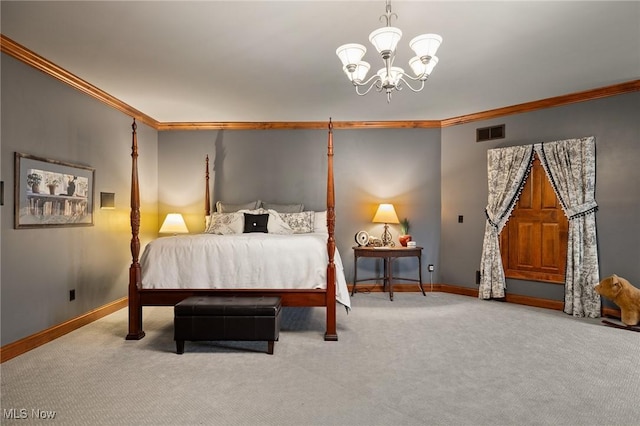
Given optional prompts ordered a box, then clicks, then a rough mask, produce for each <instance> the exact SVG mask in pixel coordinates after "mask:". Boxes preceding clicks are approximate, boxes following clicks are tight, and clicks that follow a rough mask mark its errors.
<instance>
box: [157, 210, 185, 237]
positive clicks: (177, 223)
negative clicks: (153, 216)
mask: <svg viewBox="0 0 640 426" xmlns="http://www.w3.org/2000/svg"><path fill="white" fill-rule="evenodd" d="M158 232H159V233H160V234H173V235H176V234H188V233H189V228H187V224H186V223H184V218H183V217H182V215H181V214H180V213H169V214H168V215H167V217H165V218H164V222H162V226H161V227H160V231H158Z"/></svg>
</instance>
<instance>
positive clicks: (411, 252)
mask: <svg viewBox="0 0 640 426" xmlns="http://www.w3.org/2000/svg"><path fill="white" fill-rule="evenodd" d="M353 256H354V258H353V288H352V289H351V295H352V296H353V295H354V294H355V293H356V285H357V284H358V282H362V281H374V280H376V281H377V280H379V279H381V278H382V279H383V280H384V287H383V289H386V288H389V299H390V300H393V280H403V281H415V282H417V283H418V285H420V290H421V291H422V295H423V296H426V295H427V294H426V293H425V292H424V288H423V287H422V247H364V246H363V247H360V246H358V247H353ZM361 257H371V258H378V259H382V260H383V263H384V274H383V276H382V277H373V278H361V279H358V259H359V258H361ZM399 257H417V258H418V279H415V278H402V277H394V276H393V261H394V259H397V258H399Z"/></svg>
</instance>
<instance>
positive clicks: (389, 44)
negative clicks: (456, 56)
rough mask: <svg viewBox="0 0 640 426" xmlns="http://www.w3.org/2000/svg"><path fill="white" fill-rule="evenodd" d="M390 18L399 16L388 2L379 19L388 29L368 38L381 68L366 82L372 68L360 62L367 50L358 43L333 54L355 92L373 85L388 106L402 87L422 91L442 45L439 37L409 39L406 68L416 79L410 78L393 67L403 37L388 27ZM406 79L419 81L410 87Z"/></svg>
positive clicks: (378, 31)
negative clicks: (408, 58) (383, 21)
mask: <svg viewBox="0 0 640 426" xmlns="http://www.w3.org/2000/svg"><path fill="white" fill-rule="evenodd" d="M392 17H395V18H396V19H398V15H397V14H395V13H393V12H391V2H390V1H389V0H387V2H386V8H385V14H384V15H381V16H380V20H381V21H382V18H385V19H386V22H387V26H386V27H382V28H379V29H377V30H375V31H373V32H372V33H371V34H370V35H369V41H370V42H371V44H373V46H374V47H375V48H376V50H377V51H378V53H379V54H380V56H381V57H382V61H383V62H384V66H383V67H382V68H380V69H379V70H378V72H377V73H376V74H375V75H373V76H372V77H371V78H369V79H368V80H366V81H364V80H365V79H366V78H367V72H369V68H370V67H371V66H370V65H369V63H367V62H364V61H363V60H362V57H363V56H364V54H365V53H367V48H366V47H364V46H363V45H361V44H357V43H349V44H344V45H342V46H340V47H338V49H337V50H336V55H338V57H339V58H340V60H341V61H342V70H343V71H344V73H345V74H346V75H347V78H348V79H349V81H351V83H352V84H353V86H354V87H355V88H356V93H357V94H358V95H360V96H364V95H366V94H367V93H369V91H370V90H371V89H372V88H373V87H374V86H375V88H376V91H378V92H382V90H384V91H385V92H386V94H387V103H388V102H391V94H392V93H393V91H394V90H398V91H399V90H402V88H403V87H404V86H406V87H408V88H409V89H410V90H411V91H413V92H419V91H421V90H422V89H424V82H425V81H426V80H427V78H429V75H430V74H431V72H432V71H433V69H434V68H435V66H436V64H437V63H438V57H437V56H436V52H437V50H438V48H439V47H440V44H441V43H442V37H441V36H439V35H438V34H422V35H419V36H417V37H414V38H413V39H411V41H410V42H409V47H411V49H412V50H413V51H414V52H415V54H416V56H414V57H413V58H411V59H410V60H409V66H411V69H412V70H413V73H414V74H415V75H416V76H415V77H412V76H410V75H408V74H405V72H404V70H403V69H402V68H400V67H394V66H393V61H394V59H395V57H396V47H397V45H398V42H399V41H400V38H401V37H402V31H401V30H400V28H395V27H392V26H390V24H391V18H392ZM407 79H409V80H412V81H419V82H420V83H419V85H416V87H413V86H411V84H409V82H408V81H407ZM367 85H368V86H369V87H368V88H366V89H365V91H364V92H363V93H361V92H360V91H359V90H358V88H359V87H364V86H367Z"/></svg>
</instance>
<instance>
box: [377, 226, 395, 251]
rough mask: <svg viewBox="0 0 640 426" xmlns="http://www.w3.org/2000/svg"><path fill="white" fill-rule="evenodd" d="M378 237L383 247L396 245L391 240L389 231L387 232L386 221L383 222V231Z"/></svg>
mask: <svg viewBox="0 0 640 426" xmlns="http://www.w3.org/2000/svg"><path fill="white" fill-rule="evenodd" d="M380 239H381V240H382V245H383V246H384V247H395V245H396V244H395V243H394V242H393V240H392V237H391V232H389V225H388V224H386V223H385V224H384V232H383V233H382V237H381V238H380Z"/></svg>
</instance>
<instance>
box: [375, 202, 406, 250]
mask: <svg viewBox="0 0 640 426" xmlns="http://www.w3.org/2000/svg"><path fill="white" fill-rule="evenodd" d="M373 222H374V223H384V232H383V233H382V245H383V246H385V247H387V246H391V247H393V246H394V245H395V244H394V243H393V241H392V240H391V232H389V224H390V223H400V221H399V220H398V215H397V214H396V209H395V208H394V207H393V204H380V205H379V206H378V210H377V211H376V214H375V216H373Z"/></svg>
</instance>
